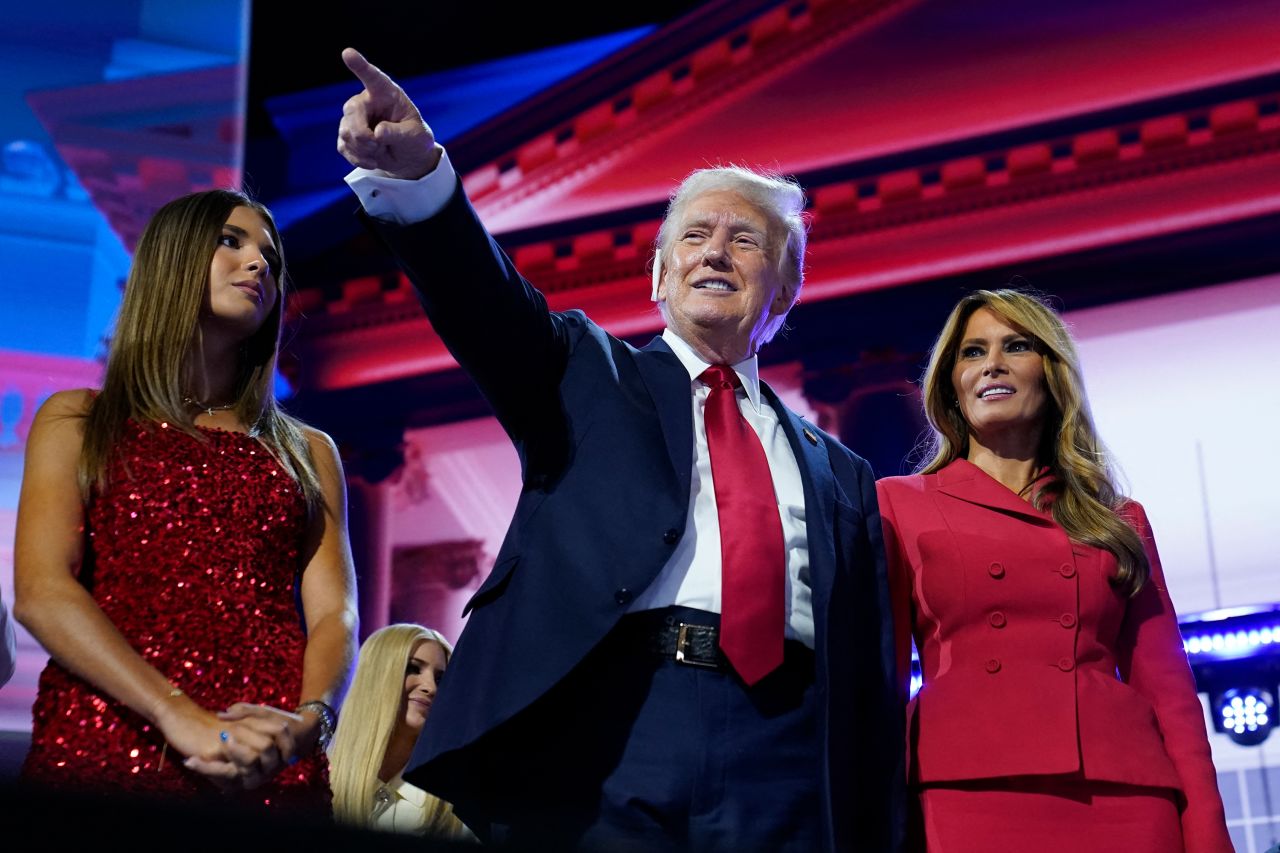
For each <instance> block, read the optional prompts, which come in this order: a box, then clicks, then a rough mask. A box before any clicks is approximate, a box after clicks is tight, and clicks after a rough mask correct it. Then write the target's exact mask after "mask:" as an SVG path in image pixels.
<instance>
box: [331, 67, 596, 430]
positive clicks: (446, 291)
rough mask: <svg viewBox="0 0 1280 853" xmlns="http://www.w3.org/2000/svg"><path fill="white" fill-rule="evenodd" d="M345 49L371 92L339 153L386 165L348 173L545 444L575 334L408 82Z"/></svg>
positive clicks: (435, 322) (428, 298)
mask: <svg viewBox="0 0 1280 853" xmlns="http://www.w3.org/2000/svg"><path fill="white" fill-rule="evenodd" d="M342 56H343V61H344V62H346V64H347V67H348V68H350V69H351V71H352V73H353V74H355V75H356V77H357V78H358V79H359V80H360V82H361V83H362V84H363V85H364V89H363V91H361V92H360V93H359V94H357V95H355V96H354V97H352V98H351V99H350V100H348V101H347V103H346V105H345V107H344V109H343V117H342V120H341V122H340V124H339V126H338V150H339V152H341V153H342V155H343V156H344V157H346V159H347V160H348V162H350V163H351V164H352V165H354V166H356V167H358V168H363V169H375V170H381V171H382V172H385V173H386V175H378V176H372V177H371V176H368V175H365V176H360V177H354V176H353V177H349V179H348V180H349V181H350V182H351V184H352V188H353V189H354V190H356V192H357V194H359V195H360V198H361V203H362V205H363V206H364V207H365V208H366V211H367V212H368V213H369V220H368V221H369V224H370V226H371V227H372V228H373V230H374V231H375V233H376V234H377V235H378V236H379V237H380V238H381V239H382V240H383V242H384V243H385V244H386V245H387V248H388V249H389V250H390V251H391V253H392V254H393V255H395V256H396V259H397V260H398V261H399V262H400V265H401V266H402V267H403V268H404V270H405V273H406V274H407V275H408V277H409V279H410V280H411V281H412V282H413V284H414V286H415V287H416V288H417V290H418V294H419V297H420V299H421V301H422V305H423V307H424V308H425V309H426V312H427V316H428V317H429V318H430V320H431V324H432V327H433V328H434V329H435V331H436V333H437V334H438V335H439V336H440V338H441V339H442V340H443V341H444V343H445V344H446V345H447V346H448V348H449V351H450V352H451V353H452V354H453V356H454V357H455V358H456V359H457V360H458V363H459V364H461V365H462V367H463V369H465V370H466V371H467V372H468V373H470V374H471V376H472V378H473V379H474V380H475V381H476V383H477V384H478V385H479V386H480V388H481V390H482V391H483V392H484V394H485V396H486V397H487V398H488V400H489V402H490V404H491V405H492V406H493V408H494V412H495V414H496V415H497V417H498V420H499V421H501V423H502V425H503V426H504V427H505V428H506V430H507V432H508V433H509V434H510V435H511V436H512V437H513V438H514V439H516V440H517V441H522V440H530V439H532V440H535V441H536V440H537V439H536V438H535V437H536V436H539V435H543V434H544V433H546V432H548V427H547V425H548V424H549V423H554V422H555V419H556V418H557V417H559V416H560V412H559V400H558V397H557V389H558V387H559V383H560V379H561V377H562V376H563V373H564V369H565V365H566V363H567V358H568V352H569V350H570V349H571V347H572V343H571V340H570V338H571V337H572V334H573V332H572V331H571V330H569V329H567V328H566V323H565V320H564V317H562V316H561V315H557V314H554V313H552V312H551V311H550V310H549V309H548V307H547V302H546V299H544V298H543V296H542V294H541V293H539V292H538V290H537V289H536V288H535V287H534V286H533V285H532V284H531V283H529V282H528V281H527V280H526V279H525V278H523V277H522V276H521V275H520V273H519V271H517V270H516V269H515V267H514V265H513V264H512V263H511V260H510V259H509V258H508V257H507V256H506V254H505V253H504V252H503V251H502V249H501V248H500V247H499V246H498V244H497V242H496V241H495V240H494V239H493V237H492V236H491V235H490V234H489V233H488V231H486V230H485V228H484V226H483V225H482V224H481V222H480V220H479V217H477V216H476V213H475V211H474V210H473V209H472V207H471V205H470V203H469V202H468V200H467V197H466V194H465V193H464V192H463V190H462V186H461V183H460V182H459V181H458V180H457V177H456V175H455V174H454V172H453V169H452V167H450V166H449V165H448V163H447V160H445V159H444V158H443V149H442V148H441V147H440V146H439V145H438V144H437V143H436V141H435V137H434V136H433V135H432V133H431V129H430V128H429V127H428V126H427V125H426V123H425V122H423V120H422V116H421V114H420V113H419V112H418V109H417V107H415V106H414V104H413V102H412V101H411V100H409V98H408V96H407V95H406V94H405V92H404V90H403V89H401V88H400V86H398V85H397V84H396V83H395V82H394V81H392V80H391V78H390V77H388V76H387V75H386V74H384V73H383V72H382V71H381V70H379V69H378V68H376V67H374V66H373V65H371V64H369V62H368V61H367V60H365V58H364V57H363V56H361V55H360V54H359V53H358V52H357V51H355V50H352V49H350V48H348V49H347V50H346V51H344V52H343V54H342ZM442 164H443V165H442ZM367 185H372V186H374V187H376V190H375V189H367V188H366V187H367ZM375 196H377V198H375ZM389 198H394V199H397V201H396V202H391V203H389V202H388V201H387V200H388V199H389ZM579 328H581V324H579ZM550 432H553V433H554V432H555V430H554V429H550Z"/></svg>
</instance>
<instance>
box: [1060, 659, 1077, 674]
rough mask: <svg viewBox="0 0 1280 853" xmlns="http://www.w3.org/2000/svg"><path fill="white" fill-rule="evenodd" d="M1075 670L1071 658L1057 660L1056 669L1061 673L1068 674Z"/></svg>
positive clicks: (1074, 663)
mask: <svg viewBox="0 0 1280 853" xmlns="http://www.w3.org/2000/svg"><path fill="white" fill-rule="evenodd" d="M1075 668H1076V662H1075V661H1073V660H1072V659H1071V658H1058V669H1060V670H1062V671H1063V672H1070V671H1071V670H1073V669H1075Z"/></svg>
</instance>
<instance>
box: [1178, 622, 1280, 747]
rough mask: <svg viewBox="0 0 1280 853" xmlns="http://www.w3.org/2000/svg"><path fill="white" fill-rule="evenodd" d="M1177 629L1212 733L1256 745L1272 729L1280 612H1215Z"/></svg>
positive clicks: (1279, 651)
mask: <svg viewBox="0 0 1280 853" xmlns="http://www.w3.org/2000/svg"><path fill="white" fill-rule="evenodd" d="M1181 628H1182V645H1183V648H1184V649H1186V652H1187V658H1188V659H1189V660H1190V662H1191V668H1192V671H1193V672H1194V673H1195V676H1196V682H1197V685H1198V686H1199V688H1200V689H1201V690H1204V691H1207V692H1208V693H1209V698H1210V708H1211V709H1212V713H1213V723H1214V728H1215V729H1216V730H1217V731H1220V732H1222V733H1223V734H1225V735H1226V736H1227V737H1229V738H1231V739H1232V740H1233V741H1235V742H1236V743H1238V744H1241V745H1242V746H1255V745H1257V744H1260V743H1262V742H1263V741H1264V740H1266V739H1267V736H1268V735H1269V734H1270V733H1271V730H1272V729H1274V728H1275V726H1276V693H1277V690H1276V677H1277V671H1278V670H1280V606H1276V605H1269V606H1268V605H1263V606H1256V607H1236V608H1230V609H1225V610H1215V611H1211V612H1208V613H1203V614H1199V615H1198V616H1193V617H1187V618H1184V619H1183V623H1182V626H1181Z"/></svg>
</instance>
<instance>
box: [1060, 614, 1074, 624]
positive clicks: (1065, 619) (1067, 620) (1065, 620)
mask: <svg viewBox="0 0 1280 853" xmlns="http://www.w3.org/2000/svg"><path fill="white" fill-rule="evenodd" d="M1058 621H1059V622H1061V623H1062V627H1063V628H1074V627H1075V626H1076V615H1075V614H1074V613H1063V614H1062V616H1060V617H1059V618H1058Z"/></svg>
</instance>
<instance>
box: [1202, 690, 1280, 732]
mask: <svg viewBox="0 0 1280 853" xmlns="http://www.w3.org/2000/svg"><path fill="white" fill-rule="evenodd" d="M1215 708H1216V713H1217V720H1216V722H1217V723H1218V724H1219V726H1220V727H1221V728H1220V729H1219V730H1220V731H1222V732H1223V733H1225V734H1226V735H1227V737H1229V738H1231V739H1232V740H1233V741H1235V742H1236V743H1238V744H1240V745H1241V746H1255V745H1257V744H1260V743H1262V742H1263V741H1264V740H1266V739H1267V735H1269V734H1271V730H1272V729H1273V728H1275V717H1276V700H1275V697H1274V696H1273V695H1272V693H1271V692H1270V691H1269V690H1265V689H1263V688H1261V687H1233V688H1231V689H1230V690H1227V691H1226V692H1224V693H1223V694H1222V695H1221V696H1220V697H1218V701H1217V702H1216V703H1215Z"/></svg>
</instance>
